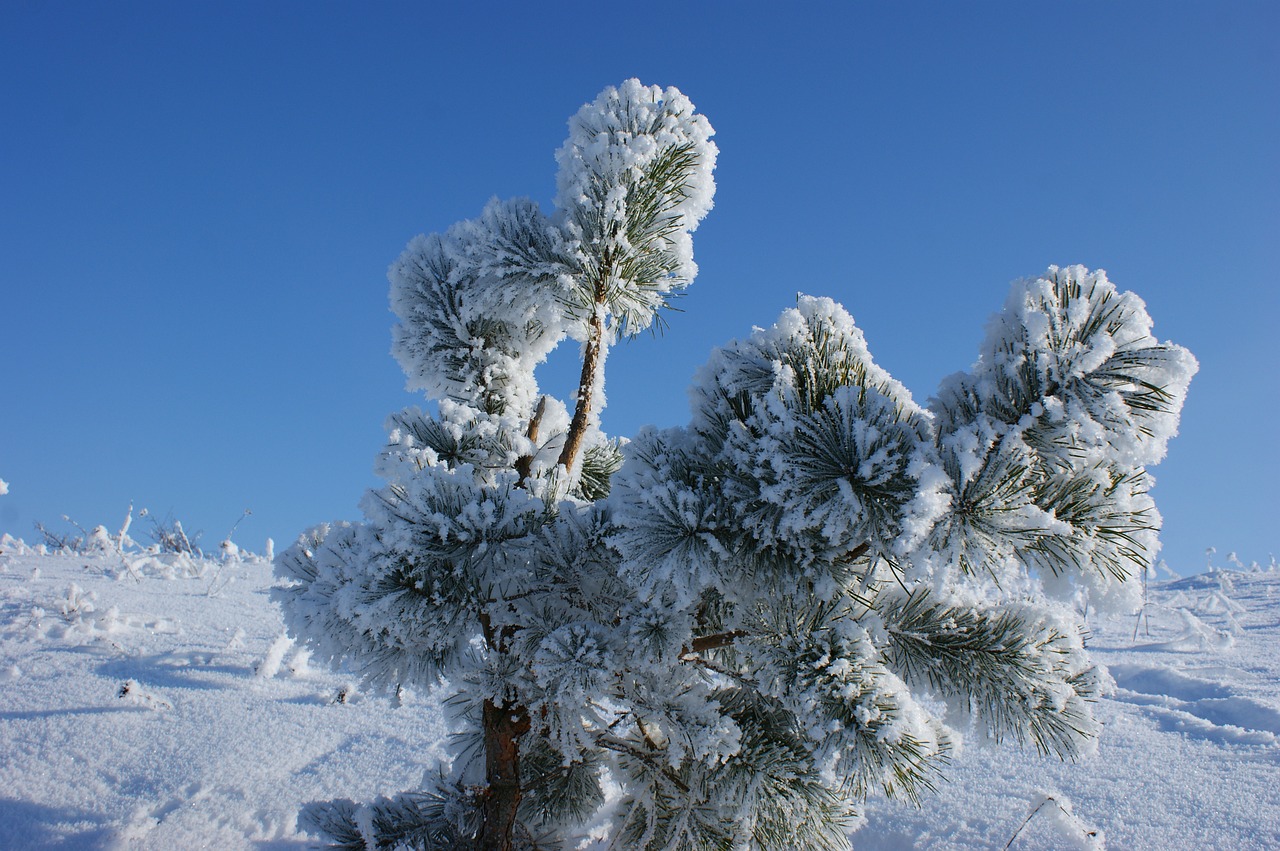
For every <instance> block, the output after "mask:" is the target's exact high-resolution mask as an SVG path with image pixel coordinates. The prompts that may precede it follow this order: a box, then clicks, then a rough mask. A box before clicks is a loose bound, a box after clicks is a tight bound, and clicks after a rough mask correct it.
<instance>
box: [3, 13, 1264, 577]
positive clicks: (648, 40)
mask: <svg viewBox="0 0 1280 851" xmlns="http://www.w3.org/2000/svg"><path fill="white" fill-rule="evenodd" d="M461 6H462V4H423V3H404V4H397V3H377V4H354V3H333V2H320V3H316V2H306V3H303V2H271V3H248V2H228V3H217V4H214V3H156V4H141V3H121V4H98V3H87V2H86V3H45V2H26V0H14V2H8V3H4V4H0V116H2V118H0V128H3V129H0V394H2V395H0V479H4V480H6V481H8V482H9V483H10V493H9V494H8V495H5V496H0V532H9V533H12V534H14V535H15V536H19V537H23V538H26V539H27V540H28V541H35V540H38V536H37V535H36V533H35V532H34V529H33V523H34V522H35V521H38V520H39V521H43V522H45V523H46V524H47V525H50V526H59V527H61V521H60V518H61V516H62V515H63V514H67V515H69V516H70V517H72V518H74V519H75V520H77V521H78V522H79V523H81V524H83V525H85V526H86V527H88V526H92V525H94V524H97V523H104V524H107V525H108V526H109V527H111V528H115V527H116V526H117V525H118V524H119V522H120V521H121V520H122V519H123V516H124V512H125V510H126V508H127V506H128V505H129V503H130V501H132V502H133V504H134V505H135V508H142V507H144V506H145V507H147V508H149V509H150V511H151V512H152V513H153V514H156V515H159V516H161V517H164V516H165V515H169V514H172V516H174V517H177V518H181V519H182V520H183V522H184V525H186V526H187V528H188V529H203V530H204V531H205V539H204V543H205V544H206V545H211V546H212V545H216V543H217V540H218V539H220V538H221V537H222V536H223V535H224V534H225V533H226V531H227V529H228V528H229V527H230V526H231V525H232V524H233V523H234V522H235V521H236V519H237V518H238V517H239V516H240V514H241V512H242V511H243V510H244V509H246V508H248V509H251V510H252V512H253V514H252V516H251V517H249V518H247V519H246V520H245V521H244V522H243V523H242V524H241V526H240V528H239V530H238V531H237V535H236V539H237V541H238V542H239V543H240V544H241V545H242V546H246V547H250V548H252V549H255V550H258V549H260V548H261V546H262V542H263V540H264V539H265V538H266V537H268V536H271V537H274V538H275V540H276V542H277V544H283V543H286V542H289V541H291V540H292V539H293V538H294V537H295V536H296V535H297V534H298V533H300V532H301V531H302V530H303V529H304V528H305V527H307V526H309V525H312V524H314V523H317V522H320V521H325V520H332V519H340V518H342V519H355V518H357V517H358V514H359V512H358V509H357V507H356V504H357V502H358V500H359V498H360V496H361V494H362V493H363V491H364V490H365V489H366V488H368V487H369V486H371V485H373V484H375V483H376V480H375V479H374V477H373V475H372V472H371V468H372V461H373V457H374V455H375V453H376V451H377V449H378V447H379V446H380V445H381V442H382V439H383V431H382V423H383V420H384V418H385V417H386V416H387V415H388V414H389V413H391V412H392V411H395V410H398V409H400V408H402V407H405V406H406V405H411V404H415V403H418V402H420V401H421V400H420V399H418V398H417V397H416V396H413V395H411V394H408V393H406V392H405V391H404V390H403V376H402V374H401V373H400V371H399V369H398V367H397V366H396V364H395V363H394V361H393V360H392V359H391V357H390V356H389V354H388V350H389V345H390V335H389V327H390V324H391V321H392V317H391V315H390V313H389V311H388V308H387V283H386V278H385V270H386V268H387V266H388V265H389V264H390V262H391V261H392V260H393V259H394V258H395V257H396V256H397V255H398V254H399V252H400V251H401V249H402V248H403V246H404V244H405V243H406V242H407V241H408V240H409V239H410V238H411V237H412V236H413V235H415V234H417V233H421V232H431V231H438V230H443V229H444V228H446V227H448V226H449V225H450V224H452V223H453V222H455V221H457V220H458V219H461V218H468V217H472V216H475V215H477V214H478V213H479V211H480V209H481V207H482V206H483V204H484V203H485V201H486V200H488V199H489V198H490V197H492V196H495V195H496V196H500V197H504V198H505V197H511V196H519V195H527V196H530V197H533V198H534V199H536V200H538V201H540V202H542V203H544V204H545V205H548V206H549V204H550V201H551V198H552V196H553V195H554V192H555V161H554V156H553V155H554V152H555V150H556V148H557V147H558V146H559V145H560V143H561V142H562V141H563V139H564V136H565V132H566V131H565V127H566V124H565V122H566V120H567V119H568V117H569V116H570V115H572V114H573V113H574V112H575V111H576V110H577V108H578V106H579V105H581V104H582V103H583V102H585V101H588V100H590V99H592V98H593V97H594V96H595V94H596V93H597V92H598V91H599V90H600V89H601V88H603V87H604V86H606V85H610V84H617V83H619V82H621V81H622V80H624V79H626V78H628V77H638V78H640V79H641V80H642V81H643V82H645V83H647V84H659V85H664V86H666V85H674V86H677V87H678V88H680V89H681V90H682V91H684V92H685V93H686V94H687V95H688V96H689V97H690V98H691V99H692V100H693V102H694V103H695V104H696V105H697V106H698V108H699V110H700V111H701V112H702V113H703V114H705V115H706V116H707V117H708V118H709V119H710V121H711V123H712V125H713V126H714V127H715V128H716V130H717V135H716V142H717V144H718V145H719V147H720V151H721V155H720V160H719V166H718V168H717V172H716V178H717V184H718V192H717V196H716V209H715V210H713V211H712V212H711V214H710V215H709V216H708V218H707V219H706V221H705V222H704V223H703V225H702V227H701V228H700V229H699V231H698V232H697V233H696V234H695V239H694V251H695V257H696V259H697V260H698V263H699V266H700V268H701V274H700V275H699V278H698V280H697V281H696V282H695V283H694V285H693V286H692V287H691V288H690V290H689V292H688V295H687V296H686V297H685V298H683V299H681V301H680V307H681V309H682V311H683V312H682V313H677V314H673V315H671V316H670V317H669V319H670V327H669V328H668V329H667V331H666V332H665V333H664V334H663V335H662V336H661V337H651V336H645V337H642V338H640V339H638V340H636V341H634V342H631V343H629V344H626V345H624V346H622V347H620V348H619V349H618V350H617V351H616V352H615V353H614V354H613V355H612V356H611V357H610V361H609V367H610V369H609V383H608V388H607V389H608V393H609V400H610V404H609V407H608V409H607V410H606V412H605V416H604V424H605V427H606V429H607V430H609V431H610V432H612V433H616V434H620V435H624V436H625V435H629V434H633V433H634V432H635V430H636V429H637V428H638V427H639V426H640V425H642V424H645V423H654V424H657V425H674V424H678V423H683V422H685V421H686V420H687V417H688V407H687V402H686V396H685V388H686V387H687V385H688V382H689V378H690V376H691V375H692V373H693V371H694V370H695V369H696V368H697V366H698V365H700V364H701V363H702V362H703V361H705V359H706V357H707V354H708V352H709V351H710V349H711V348H712V347H714V346H717V345H720V344H723V343H724V342H726V341H727V340H729V339H731V338H733V337H740V336H743V335H745V334H747V333H748V332H749V331H750V329H751V327H752V326H753V325H768V324H770V323H771V322H772V321H773V320H774V319H775V318H776V316H777V315H778V313H779V312H780V311H781V310H782V309H784V308H786V307H788V306H790V305H791V304H793V303H794V298H795V294H796V293H797V292H806V293H811V294H814V295H829V296H832V297H833V298H835V299H837V300H838V301H840V302H842V303H843V304H844V305H845V306H846V307H847V308H848V310H849V311H850V312H851V313H852V314H853V316H854V318H855V319H856V321H857V322H858V324H859V325H860V327H862V329H863V330H864V331H865V333H866V335H867V338H868V342H869V345H870V347H871V351H872V353H873V355H874V356H875V357H876V359H877V362H879V363H880V364H881V365H882V366H884V367H885V368H887V369H888V370H889V371H890V372H891V373H893V374H894V376H895V377H897V378H898V379H899V380H901V381H903V382H904V383H905V384H906V385H907V386H908V387H909V388H910V389H911V391H912V392H913V393H914V394H915V395H916V397H917V398H918V399H919V400H920V401H922V402H923V401H924V400H925V399H927V398H928V397H929V395H930V394H931V393H932V392H933V390H934V389H935V388H936V386H937V382H938V380H939V379H940V378H942V377H943V376H944V375H946V374H948V373H951V372H954V371H956V370H960V369H964V368H966V367H967V366H968V365H969V364H970V363H971V362H972V360H973V359H974V357H975V356H976V353H977V349H978V344H979V342H980V341H981V339H982V336H983V327H984V323H985V322H986V319H987V317H988V316H990V314H991V313H993V312H994V311H996V310H997V309H999V307H1000V306H1001V304H1002V302H1003V300H1004V297H1005V294H1006V291H1007V288H1008V283H1009V281H1010V280H1012V279H1014V278H1017V277H1022V276H1025V275H1034V274H1038V273H1040V272H1042V271H1043V270H1044V269H1045V267H1046V266H1047V265H1048V264H1050V263H1055V264H1059V265H1066V264H1072V263H1082V264H1084V265H1086V266H1089V267H1091V268H1097V267H1101V268H1104V269H1106V270H1107V272H1108V274H1109V275H1110V277H1111V279H1112V280H1113V281H1115V282H1116V283H1117V285H1118V286H1119V287H1120V288H1122V289H1130V290H1133V291H1135V292H1137V293H1138V294H1139V295H1141V296H1142V297H1143V298H1144V299H1145V300H1146V302H1147V305H1148V308H1149V310H1150V312H1151V314H1152V316H1153V317H1154V319H1155V332H1156V334H1157V335H1158V336H1159V337H1161V338H1162V339H1169V340H1173V341H1174V342H1177V343H1180V344H1182V345H1184V346H1187V347H1188V348H1190V349H1191V350H1192V352H1194V353H1195V355H1196V356H1197V357H1198V358H1199V359H1200V363H1201V371H1200V374H1199V375H1198V377H1197V378H1196V379H1195V381H1194V382H1193V383H1192V386H1191V392H1190V397H1189V400H1188V403H1187V407H1186V409H1185V412H1184V415H1183V422H1182V429H1181V434H1180V435H1179V437H1177V438H1176V439H1174V441H1173V442H1172V444H1171V447H1170V452H1169V457H1168V459H1167V460H1166V461H1165V462H1164V463H1163V464H1161V465H1160V466H1159V467H1157V468H1156V469H1155V475H1156V479H1157V481H1158V486H1157V489H1156V491H1155V497H1156V501H1157V504H1158V505H1159V506H1160V508H1161V511H1162V512H1163V514H1164V517H1165V532H1164V535H1163V538H1164V542H1165V552H1164V557H1165V558H1166V559H1167V560H1168V561H1169V563H1170V565H1171V566H1172V567H1173V568H1174V569H1175V570H1178V571H1179V572H1183V573H1187V572H1194V571H1195V570H1197V569H1199V568H1200V567H1202V566H1203V564H1204V561H1205V557H1204V550H1205V548H1206V547H1209V546H1214V547H1217V548H1218V550H1219V551H1220V554H1225V553H1226V552H1227V551H1228V550H1235V551H1237V552H1239V554H1240V557H1241V558H1243V559H1245V560H1246V561H1249V560H1255V559H1256V560H1259V561H1262V562H1264V563H1265V561H1266V560H1267V557H1268V554H1269V553H1271V552H1276V553H1277V554H1278V555H1280V547H1278V546H1277V545H1276V529H1277V526H1280V523H1278V521H1280V499H1278V498H1277V481H1278V480H1280V449H1278V448H1277V441H1276V433H1277V421H1278V419H1280V416H1278V415H1280V403H1278V402H1277V396H1278V395H1280V394H1278V392H1277V391H1280V378H1278V377H1277V376H1278V375H1280V356H1277V353H1276V352H1277V349H1276V346H1277V342H1276V335H1275V331H1274V327H1275V322H1276V316H1277V315H1280V297H1278V296H1277V288H1276V271H1275V266H1276V255H1277V249H1278V248H1280V157H1278V156H1277V151H1278V150H1280V147H1278V145H1277V139H1280V53H1278V52H1277V51H1276V50H1275V43H1276V42H1277V39H1278V38H1280V5H1277V4H1275V3H1271V2H1237V3H1229V4H1207V3H1195V4H1193V3H1172V4H1170V3H1124V2H1121V3H1100V2H1078V3H1070V4H1049V3H995V2H992V3H982V4H954V3H919V2H901V3H860V2H857V3H845V4H794V5H787V6H780V5H777V4H763V3H760V4H757V3H750V2H748V3H697V4H693V3H667V2H657V3H649V4H644V5H643V6H639V7H637V6H630V5H629V6H626V7H622V6H613V5H605V4H598V3H592V4H586V3H564V4H557V5H550V4H548V5H545V6H543V5H539V4H528V3H484V2H477V3H472V4H467V8H466V9H465V10H463V9H462V8H460V7H461ZM455 7H456V8H455ZM575 357H576V352H573V351H567V350H566V351H560V352H557V353H556V355H555V356H554V358H553V360H552V362H551V363H550V364H549V365H548V366H547V367H546V369H545V372H546V376H545V380H544V385H549V386H550V389H552V390H553V391H556V390H558V392H560V393H561V394H567V391H568V389H569V384H570V382H571V381H572V376H573V375H575V374H576V366H575V365H574V364H573V359H574V358H575ZM145 528H146V526H145V524H143V525H141V526H135V533H140V532H144V531H145ZM139 537H145V536H144V535H139ZM1217 562H1218V563H1221V562H1222V556H1221V555H1220V556H1219V557H1218V559H1217Z"/></svg>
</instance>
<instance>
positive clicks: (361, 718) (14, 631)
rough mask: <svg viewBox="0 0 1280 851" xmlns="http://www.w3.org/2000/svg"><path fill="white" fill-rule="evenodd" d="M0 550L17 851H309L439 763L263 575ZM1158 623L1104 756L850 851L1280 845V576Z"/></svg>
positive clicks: (423, 727)
mask: <svg viewBox="0 0 1280 851" xmlns="http://www.w3.org/2000/svg"><path fill="white" fill-rule="evenodd" d="M0 550H3V552H2V553H0V687H2V688H3V695H4V698H3V700H2V701H0V777H3V778H4V781H3V783H2V784H0V847H2V848H6V849H23V848H49V847H58V848H104V847H106V848H155V849H174V848H200V847H208V848H219V849H237V848H302V847H307V846H309V845H310V844H312V843H313V842H314V841H315V838H314V837H308V836H306V835H305V834H303V833H301V832H300V831H299V829H298V827H297V823H296V814H297V812H298V810H299V808H300V807H301V806H302V804H303V803H305V802H308V801H313V800H330V799H334V798H352V799H355V800H357V801H361V800H371V799H373V798H374V797H376V796H378V795H380V794H391V793H394V792H396V791H399V790H405V789H413V788H417V787H419V786H420V784H421V782H422V780H423V775H424V773H426V772H432V771H434V770H435V768H434V766H435V764H436V761H437V760H438V759H439V758H440V757H441V756H442V755H443V754H444V753H445V745H446V741H445V726H444V722H443V720H442V716H441V713H440V710H439V707H438V705H437V703H436V702H435V701H434V700H433V699H432V698H431V697H430V696H428V695H422V694H413V693H406V694H403V695H402V696H401V698H400V699H399V700H396V699H395V698H392V697H379V696H373V695H366V694H362V693H361V692H360V691H359V689H358V687H357V685H356V679H355V678H354V677H344V676H341V675H335V674H331V673H328V672H327V671H325V670H319V669H313V668H312V667H311V666H310V665H309V664H308V661H307V658H306V655H305V653H303V652H301V651H299V650H298V649H297V648H296V647H295V646H293V645H292V644H291V643H290V642H289V641H288V640H287V639H282V623H281V618H280V614H279V612H278V610H277V609H276V607H275V606H273V605H272V604H271V602H270V600H269V599H268V590H269V588H270V586H271V584H272V581H273V580H272V576H271V568H270V565H269V564H268V563H267V561H266V560H265V559H263V558H261V557H258V556H254V555H251V554H248V553H243V552H240V553H235V554H232V555H230V556H228V557H226V558H220V559H200V560H198V559H192V558H191V557H189V556H186V555H183V554H172V553H171V554H153V553H146V552H143V551H140V550H136V549H130V550H127V551H126V552H125V553H124V554H121V553H119V552H99V553H96V554H88V555H86V554H63V555H56V554H54V555H51V554H40V553H38V552H36V551H35V550H34V549H32V548H28V547H26V546H24V545H22V544H19V543H18V542H15V541H12V540H6V541H4V542H3V543H0ZM215 577H216V579H215ZM211 591H212V592H213V593H211ZM1145 615H1146V617H1145V618H1144V619H1143V620H1142V621H1141V622H1139V623H1137V624H1135V618H1134V617H1133V616H1132V615H1129V616H1115V617H1112V618H1110V619H1104V620H1101V621H1098V622H1095V623H1094V624H1093V625H1092V626H1093V634H1092V637H1091V638H1090V641H1089V647H1090V650H1091V651H1092V653H1093V654H1094V655H1095V658H1097V659H1099V660H1100V661H1102V662H1104V663H1105V664H1106V665H1107V666H1108V667H1109V668H1110V671H1111V674H1112V677H1113V678H1114V680H1115V689H1114V691H1113V693H1112V694H1111V695H1110V696H1109V697H1107V698H1104V699H1103V700H1102V701H1101V703H1100V705H1099V706H1098V708H1097V716H1098V717H1099V718H1100V719H1101V720H1102V722H1103V724H1104V731H1103V734H1102V739H1101V744H1100V747H1099V749H1098V753H1097V755H1096V756H1094V757H1092V758H1090V759H1088V760H1087V761H1085V762H1083V763H1081V764H1078V765H1070V764H1063V763H1060V762H1059V761H1058V760H1057V759H1055V758H1042V757H1038V756H1036V755H1035V753H1034V751H1029V750H1020V749H1017V748H1013V747H987V746H983V745H981V744H978V743H974V742H972V741H970V742H967V743H966V746H965V748H964V749H963V751H962V752H961V753H960V754H959V755H958V756H957V757H956V759H955V761H954V763H953V765H952V766H951V767H950V769H949V771H948V777H949V778H950V780H949V781H948V782H946V783H944V784H943V785H942V786H941V788H940V789H939V792H938V794H937V795H935V796H932V797H927V798H926V799H925V801H924V807H923V808H922V809H919V810H917V809H915V808H913V807H911V806H910V805H907V804H901V803H897V802H889V801H885V800H883V799H872V801H871V802H870V803H869V805H868V807H867V811H866V817H867V821H866V825H865V826H864V827H863V828H862V829H861V830H860V831H858V832H857V833H856V834H854V836H853V839H854V847H855V848H858V849H903V848H929V849H935V848H936V849H1000V848H1003V847H1005V845H1006V844H1007V843H1009V841H1010V840H1011V839H1012V840H1013V843H1012V845H1011V846H1010V847H1011V849H1022V851H1030V849H1059V848H1073V847H1082V848H1096V847H1103V843H1105V846H1106V847H1109V848H1112V849H1130V848H1133V849H1144V848H1154V849H1182V848H1185V849H1193V848H1194V849H1206V848H1221V849H1249V848H1259V849H1261V848H1274V847H1278V846H1280V659H1278V658H1277V654H1276V653H1275V648H1276V647H1277V646H1280V570H1277V569H1274V568H1272V569H1267V570H1253V571H1250V570H1231V571H1228V570H1218V571H1214V572H1211V573H1206V574H1203V575H1200V576H1195V577H1192V578H1188V579H1179V580H1174V581H1168V582H1163V583H1158V584H1153V585H1152V587H1151V590H1150V596H1149V604H1148V606H1147V608H1146V610H1145ZM1135 625H1136V626H1138V627H1139V628H1138V630H1137V636H1136V638H1135V635H1134V633H1135ZM340 696H341V698H340ZM1092 832H1096V835H1094V836H1090V835H1089V834H1090V833H1092Z"/></svg>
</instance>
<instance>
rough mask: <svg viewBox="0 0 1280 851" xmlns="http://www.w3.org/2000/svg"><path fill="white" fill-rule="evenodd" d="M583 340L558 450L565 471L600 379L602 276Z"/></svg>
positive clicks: (575, 453)
mask: <svg viewBox="0 0 1280 851" xmlns="http://www.w3.org/2000/svg"><path fill="white" fill-rule="evenodd" d="M588 329H589V330H588V335H587V343H586V345H585V346H584V347H583V351H582V374H581V376H579V378H578V398H577V404H576V405H575V407H574V409H573V420H572V421H571V422H570V423H569V433H568V435H566V436H565V441H564V449H562V450H561V451H560V459H559V464H560V466H562V467H564V469H565V473H566V474H569V473H572V472H573V465H574V464H575V463H577V460H578V455H579V454H580V453H581V451H582V440H583V438H584V437H585V436H586V433H587V424H588V423H589V422H590V421H591V406H592V400H593V399H594V398H595V394H596V392H597V390H598V388H597V386H596V385H597V383H598V382H600V381H602V380H603V376H602V375H601V371H600V353H601V349H602V347H603V346H604V276H603V275H602V276H601V281H600V283H598V284H597V285H596V304H595V310H594V311H592V313H591V319H590V320H589V321H588Z"/></svg>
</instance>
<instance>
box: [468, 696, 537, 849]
mask: <svg viewBox="0 0 1280 851" xmlns="http://www.w3.org/2000/svg"><path fill="white" fill-rule="evenodd" d="M483 715H484V718H483V720H484V768H485V779H486V780H487V781H488V789H486V790H485V792H484V795H483V798H482V807H483V812H484V824H483V826H482V827H481V829H480V831H481V832H480V847H481V848H482V849H483V851H512V848H513V847H514V839H515V827H516V811H517V810H518V809H519V807H520V798H521V790H520V743H519V741H518V740H519V738H520V736H522V735H524V734H525V733H527V732H528V731H529V712H528V710H526V709H525V708H524V707H523V706H518V705H516V704H511V703H504V704H502V705H501V706H498V705H496V704H495V703H494V702H493V701H492V700H488V699H486V700H485V702H484V713H483Z"/></svg>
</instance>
